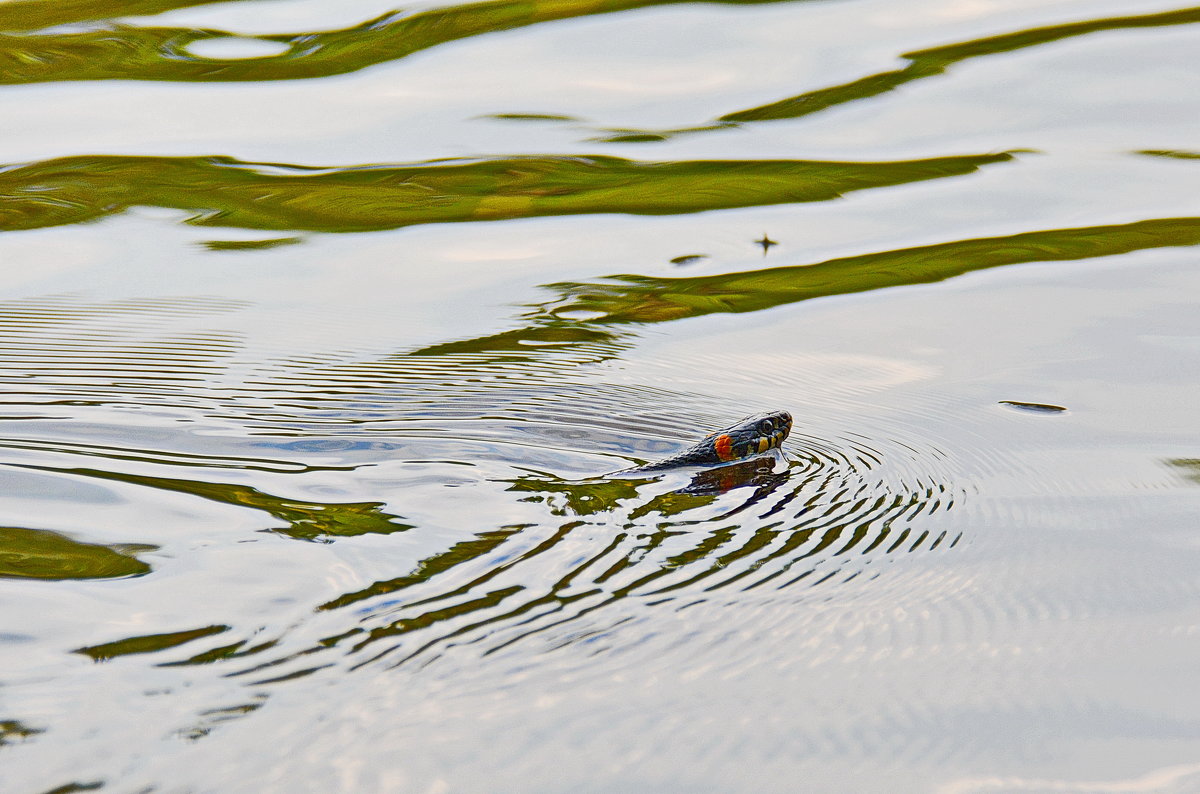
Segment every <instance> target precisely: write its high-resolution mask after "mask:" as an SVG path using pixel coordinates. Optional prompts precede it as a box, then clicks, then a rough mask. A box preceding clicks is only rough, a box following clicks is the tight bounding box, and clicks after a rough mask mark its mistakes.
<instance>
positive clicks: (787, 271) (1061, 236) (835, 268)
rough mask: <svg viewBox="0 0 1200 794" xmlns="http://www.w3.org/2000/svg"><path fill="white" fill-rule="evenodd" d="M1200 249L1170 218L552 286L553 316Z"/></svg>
mask: <svg viewBox="0 0 1200 794" xmlns="http://www.w3.org/2000/svg"><path fill="white" fill-rule="evenodd" d="M1198 244H1200V218H1161V219H1155V220H1145V221H1137V222H1134V223H1125V224H1115V225H1110V226H1088V227H1084V228H1077V229H1051V230H1047V231H1038V232H1022V233H1020V234H1013V235H1008V236H1004V237H983V238H977V239H971V240H958V241H955V242H950V243H939V244H937V245H926V246H920V247H917V248H905V249H901V250H898V251H882V252H878V253H871V254H863V255H861V256H850V257H844V258H839V259H830V260H828V261H825V262H819V263H816V264H808V265H794V266H790V267H776V268H770V269H767V270H754V271H748V272H740V273H722V274H719V275H713V276H696V277H692V278H655V277H651V276H637V275H625V276H614V277H613V278H612V279H610V280H608V281H605V282H596V283H563V284H552V285H550V288H551V289H553V290H556V291H557V292H559V293H560V298H559V299H558V300H556V301H554V302H553V303H552V304H550V305H549V306H548V307H546V308H545V312H546V317H547V319H553V320H555V321H558V322H561V319H560V318H559V315H561V314H562V313H564V312H581V311H582V312H588V313H591V314H595V315H597V316H596V317H595V319H592V320H588V321H586V322H587V323H588V324H612V323H657V322H666V321H669V320H678V319H682V318H685V317H698V316H701V315H705V314H714V313H738V312H752V311H759V310H761V309H769V308H772V307H775V306H781V305H783V304H787V303H796V302H798V301H803V300H809V299H811V298H822V297H828V296H832V295H845V294H849V293H854V292H867V291H869V290H876V289H884V288H886V287H898V286H904V285H911V284H928V283H932V282H935V281H943V280H945V279H948V278H952V277H954V276H960V275H963V274H965V273H971V272H973V271H976V270H985V269H988V268H993V267H1002V266H1004V265H1016V264H1021V263H1024V262H1059V261H1069V260H1077V259H1091V258H1095V257H1103V256H1116V255H1118V254H1126V253H1129V252H1131V251H1140V250H1144V249H1147V248H1162V247H1167V246H1190V245H1198Z"/></svg>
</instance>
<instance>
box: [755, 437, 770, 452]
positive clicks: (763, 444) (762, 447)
mask: <svg viewBox="0 0 1200 794" xmlns="http://www.w3.org/2000/svg"><path fill="white" fill-rule="evenodd" d="M770 448H771V439H770V438H768V437H767V436H763V437H762V438H760V439H759V440H758V451H759V452H766V451H767V450H768V449H770Z"/></svg>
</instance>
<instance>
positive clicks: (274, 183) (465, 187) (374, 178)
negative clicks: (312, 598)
mask: <svg viewBox="0 0 1200 794" xmlns="http://www.w3.org/2000/svg"><path fill="white" fill-rule="evenodd" d="M1012 159H1013V155H1012V154H1010V153H1000V154H977V155H964V156H957V157H934V158H927V159H921V160H902V161H894V162H874V163H865V162H823V161H812V160H696V161H683V162H639V161H634V160H624V159H621V158H617V157H595V156H593V157H583V156H579V157H566V156H562V157H553V156H529V157H497V158H486V159H478V160H442V161H434V162H429V163H420V164H415V165H365V166H358V167H351V168H308V167H301V166H289V165H278V164H269V163H248V162H242V161H239V160H234V159H232V158H229V157H125V156H105V155H95V156H81V157H64V158H60V159H54V160H45V161H42V162H37V163H30V164H27V165H21V166H15V167H13V166H10V167H8V168H2V167H0V230H10V231H12V230H20V229H36V228H41V227H47V226H59V225H63V224H72V223H83V222H87V221H92V220H96V219H99V218H103V217H106V216H109V215H114V214H117V213H119V212H123V211H124V210H126V209H129V208H130V207H134V206H152V207H165V208H171V209H178V210H181V211H183V212H187V213H191V214H192V216H191V218H190V219H189V222H190V223H193V224H197V225H203V226H233V227H242V228H251V229H264V230H266V229H271V230H296V231H299V230H307V231H323V232H361V231H374V230H380V229H394V228H397V227H401V226H409V225H413V224H422V223H453V222H462V221H490V220H504V219H509V218H531V217H541V216H547V215H578V214H588V213H629V214H638V215H672V214H680V213H691V212H703V211H706V210H714V209H728V208H733V207H752V206H764V205H769V204H785V203H791V202H804V201H828V200H831V199H836V198H838V197H840V196H842V195H844V194H845V193H848V192H850V191H854V190H865V189H868V188H881V187H889V186H892V185H901V184H905V183H909V182H919V181H923V180H929V179H940V178H943V177H951V176H961V175H963V174H970V173H972V172H974V171H976V170H978V169H979V168H982V167H983V166H985V165H991V164H994V163H1003V162H1008V161H1010V160H1012Z"/></svg>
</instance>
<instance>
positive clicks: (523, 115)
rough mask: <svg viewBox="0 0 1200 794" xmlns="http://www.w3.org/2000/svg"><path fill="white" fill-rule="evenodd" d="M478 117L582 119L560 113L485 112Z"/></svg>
mask: <svg viewBox="0 0 1200 794" xmlns="http://www.w3.org/2000/svg"><path fill="white" fill-rule="evenodd" d="M480 118H484V119H496V120H498V121H582V120H583V119H579V118H576V117H575V116H564V115H563V114H561V113H487V114H485V115H483V116H480Z"/></svg>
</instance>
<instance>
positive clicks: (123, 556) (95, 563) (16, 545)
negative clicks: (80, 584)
mask: <svg viewBox="0 0 1200 794" xmlns="http://www.w3.org/2000/svg"><path fill="white" fill-rule="evenodd" d="M153 548H154V547H153V546H124V547H122V546H103V545H99V544H96V543H82V542H80V541H77V540H72V539H71V538H69V537H67V536H66V535H63V534H60V533H58V532H51V531H49V530H44V529H25V528H22V527H0V578H11V579H56V580H57V579H111V578H115V577H121V576H141V575H142V574H146V573H149V572H150V566H149V565H147V564H146V563H144V562H142V561H141V560H139V559H137V558H136V557H134V556H133V554H132V553H131V552H133V551H147V550H150V549H153Z"/></svg>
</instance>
